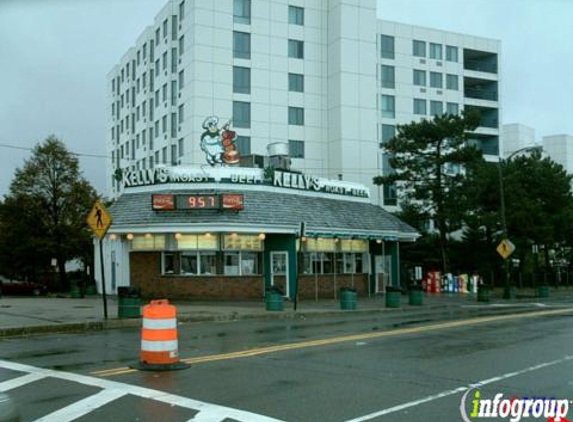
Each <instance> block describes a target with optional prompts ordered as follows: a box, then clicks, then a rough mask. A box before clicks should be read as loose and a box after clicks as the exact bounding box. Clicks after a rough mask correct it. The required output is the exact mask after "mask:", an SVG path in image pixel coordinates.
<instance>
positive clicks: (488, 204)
mask: <svg viewBox="0 0 573 422" xmlns="http://www.w3.org/2000/svg"><path fill="white" fill-rule="evenodd" d="M498 165H501V169H502V172H501V173H502V175H503V180H504V196H505V202H506V213H505V214H506V224H507V231H508V234H509V238H510V239H511V241H512V242H513V243H514V244H515V245H516V246H517V249H516V256H519V257H520V261H521V262H522V263H523V262H525V260H526V258H528V254H529V251H530V250H531V245H532V244H538V245H545V248H544V250H545V251H549V249H550V247H553V246H554V245H556V244H569V245H571V241H572V240H573V195H572V194H571V181H572V179H573V177H572V176H571V175H568V174H567V173H566V171H565V169H564V168H563V167H562V166H560V165H559V164H557V163H555V162H553V161H552V160H551V159H549V158H543V157H542V155H541V153H540V152H539V151H537V152H534V153H532V154H530V155H522V156H518V157H516V158H513V159H511V160H508V161H502V162H501V163H499V164H497V163H485V162H482V163H478V164H477V165H476V166H475V167H474V168H473V169H472V171H471V172H470V173H469V174H470V177H469V178H468V180H467V182H466V188H465V189H466V191H467V192H468V198H471V201H472V206H471V208H473V210H474V211H473V212H472V213H469V214H468V215H467V216H466V219H465V223H466V226H467V229H466V231H467V230H470V229H472V230H480V231H482V232H483V233H484V236H485V238H486V239H487V240H486V243H487V248H488V249H489V250H490V251H493V250H494V248H495V246H496V245H497V243H498V242H499V241H500V240H501V238H502V235H503V232H502V226H501V221H502V219H501V215H500V203H501V199H500V180H499V172H498V168H497V166H498ZM468 240H469V239H466V243H467V241H468ZM476 243H477V242H476V241H475V239H473V244H472V245H471V246H470V247H471V248H472V249H473V250H478V249H479V248H478V247H476ZM545 261H546V266H547V267H548V266H549V255H548V253H546V254H545ZM499 262H500V263H501V261H499Z"/></svg>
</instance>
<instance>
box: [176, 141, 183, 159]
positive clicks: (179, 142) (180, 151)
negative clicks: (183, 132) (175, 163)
mask: <svg viewBox="0 0 573 422" xmlns="http://www.w3.org/2000/svg"><path fill="white" fill-rule="evenodd" d="M177 147H178V148H177V149H178V150H179V157H183V138H179V140H178V141H177Z"/></svg>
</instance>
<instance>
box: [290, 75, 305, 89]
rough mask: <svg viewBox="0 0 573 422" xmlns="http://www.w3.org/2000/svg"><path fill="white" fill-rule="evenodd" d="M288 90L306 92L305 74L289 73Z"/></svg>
mask: <svg viewBox="0 0 573 422" xmlns="http://www.w3.org/2000/svg"><path fill="white" fill-rule="evenodd" d="M288 90H289V91H293V92H304V75H300V74H298V73H289V74H288Z"/></svg>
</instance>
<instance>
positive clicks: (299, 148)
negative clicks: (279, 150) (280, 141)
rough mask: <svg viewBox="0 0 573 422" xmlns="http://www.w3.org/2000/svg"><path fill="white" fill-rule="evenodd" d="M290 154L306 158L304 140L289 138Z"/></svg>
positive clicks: (292, 156) (294, 156)
mask: <svg viewBox="0 0 573 422" xmlns="http://www.w3.org/2000/svg"><path fill="white" fill-rule="evenodd" d="M288 155H289V157H291V158H304V141H295V140H293V139H289V140H288Z"/></svg>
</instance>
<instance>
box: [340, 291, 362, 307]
mask: <svg viewBox="0 0 573 422" xmlns="http://www.w3.org/2000/svg"><path fill="white" fill-rule="evenodd" d="M357 302H358V293H356V290H355V289H352V288H350V287H343V288H341V289H340V309H342V310H354V309H356V304H357Z"/></svg>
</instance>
